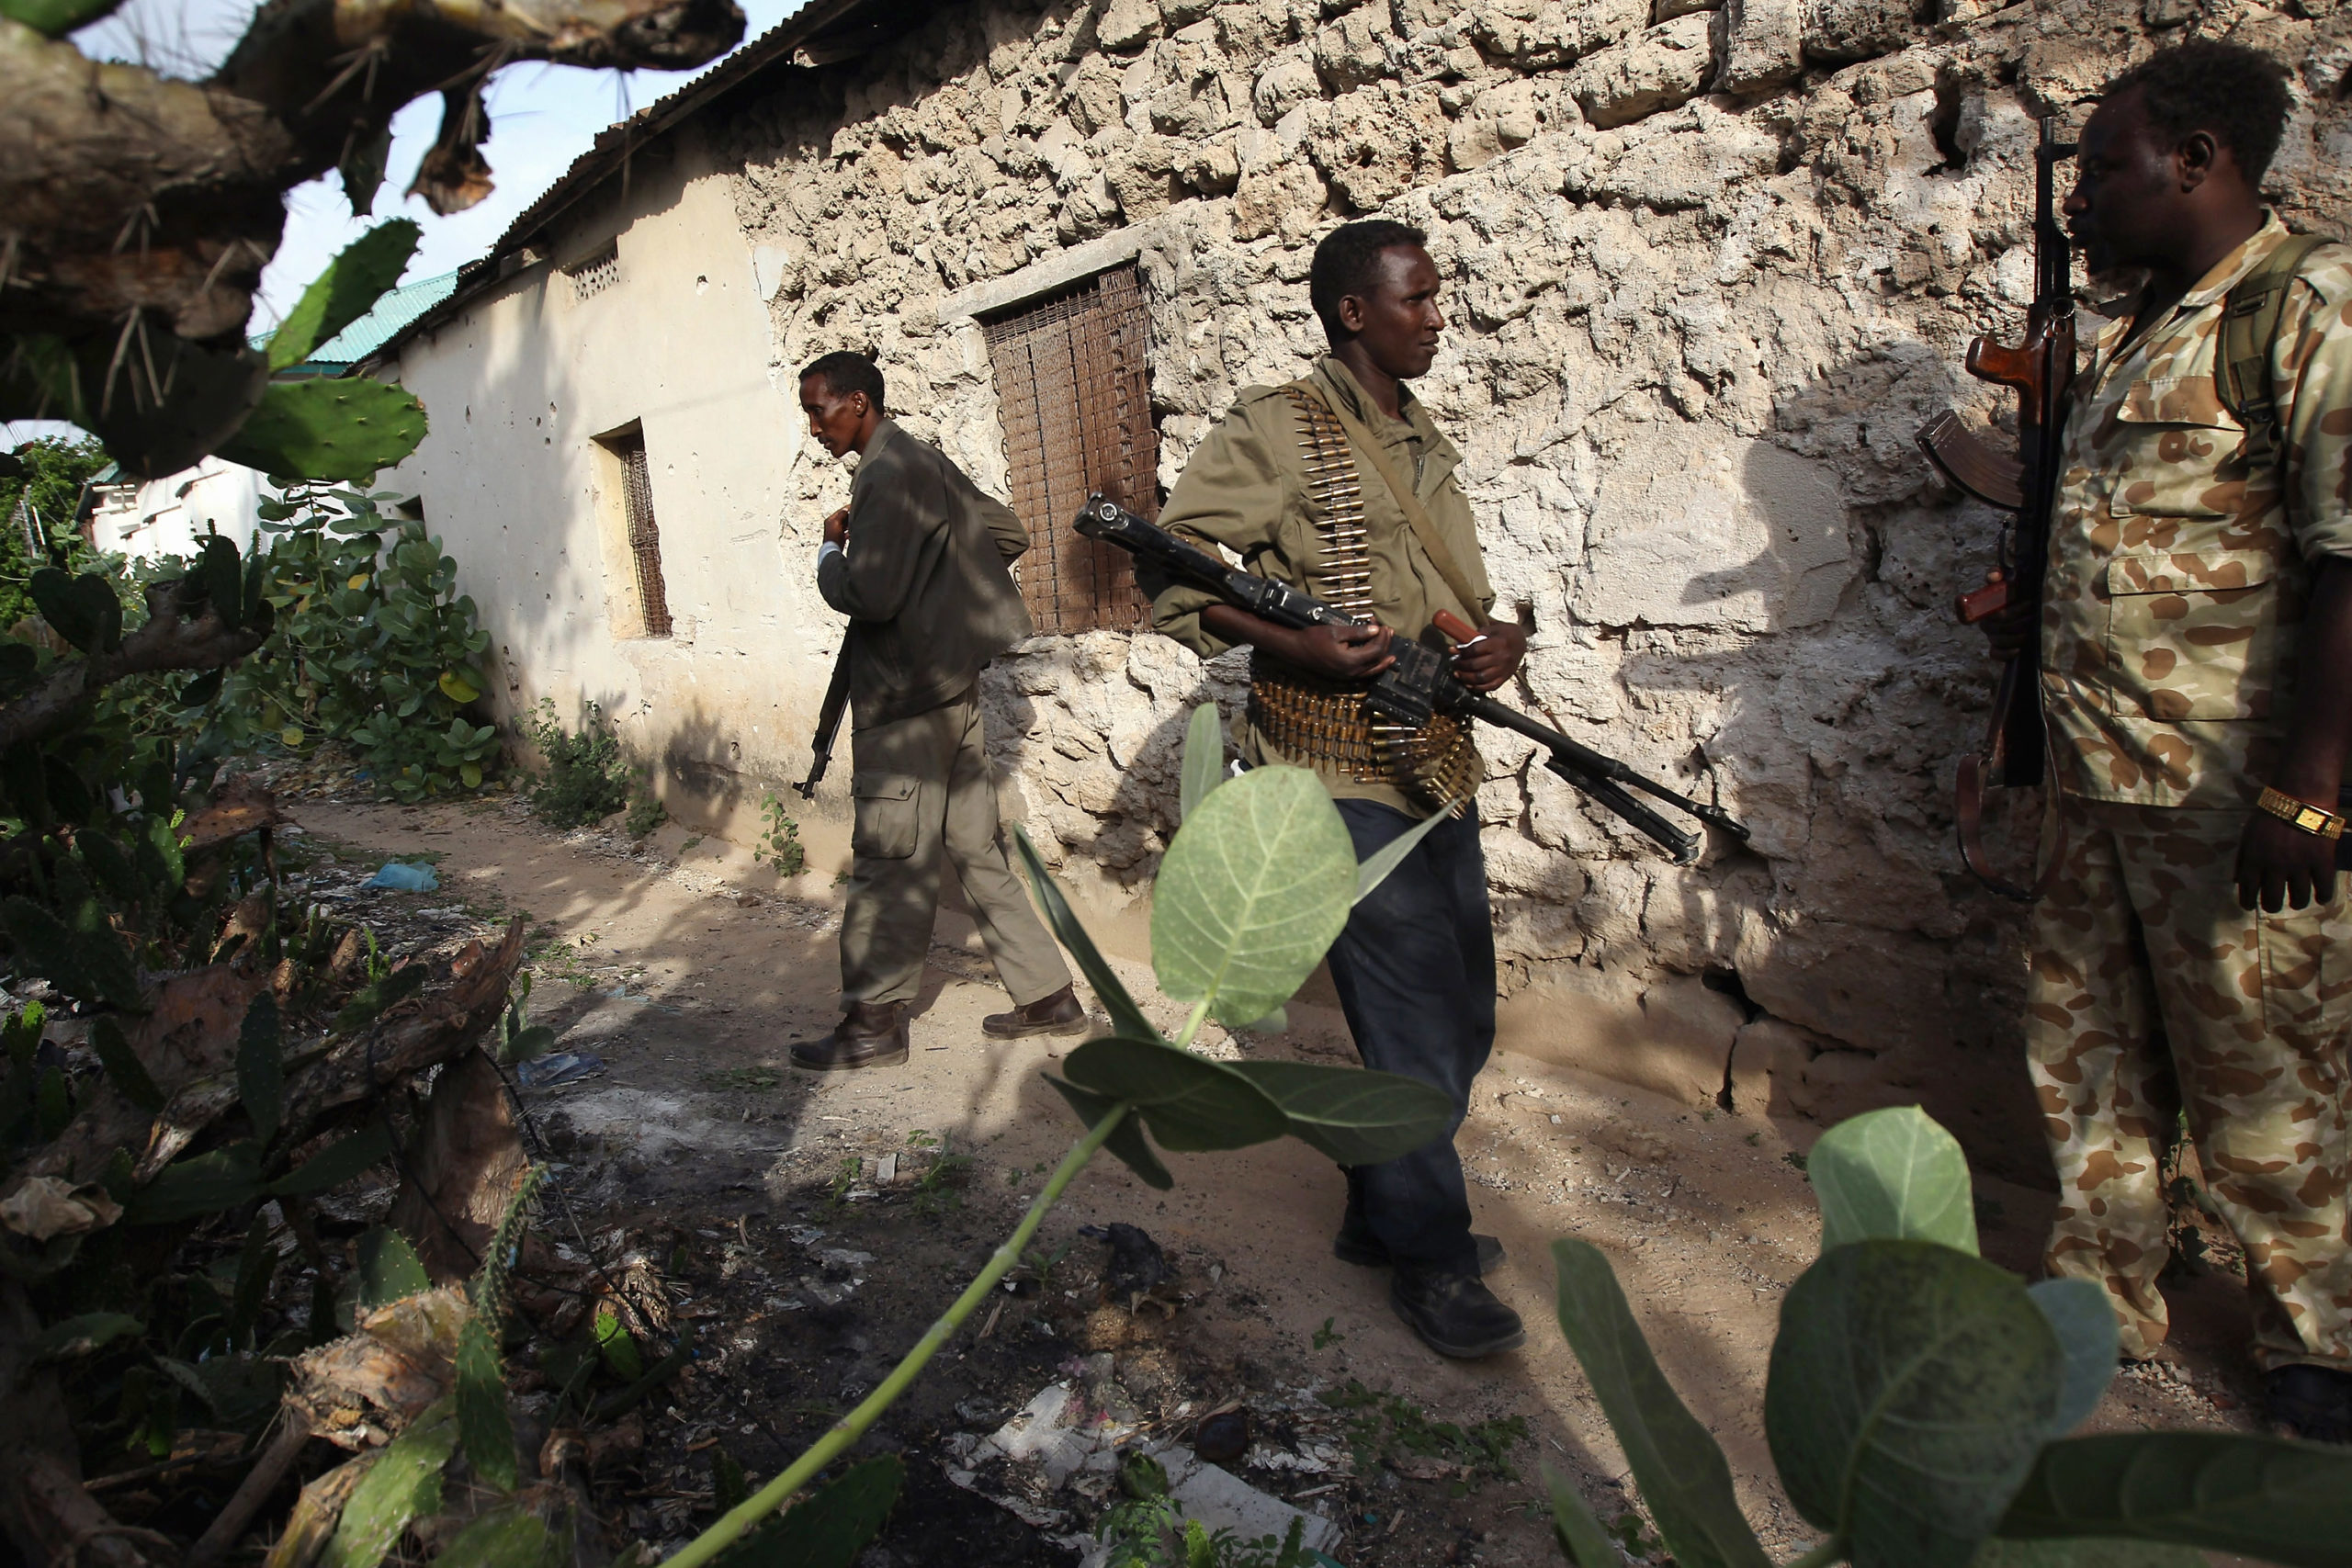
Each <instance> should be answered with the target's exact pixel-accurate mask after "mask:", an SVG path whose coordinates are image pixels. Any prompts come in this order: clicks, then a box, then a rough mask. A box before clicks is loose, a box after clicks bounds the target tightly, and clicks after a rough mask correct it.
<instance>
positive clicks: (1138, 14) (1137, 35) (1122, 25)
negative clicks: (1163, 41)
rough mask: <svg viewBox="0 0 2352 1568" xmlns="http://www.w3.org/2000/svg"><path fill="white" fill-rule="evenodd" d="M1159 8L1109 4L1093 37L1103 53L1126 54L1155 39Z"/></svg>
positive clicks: (1142, 0)
mask: <svg viewBox="0 0 2352 1568" xmlns="http://www.w3.org/2000/svg"><path fill="white" fill-rule="evenodd" d="M1160 21H1161V18H1160V15H1159V6H1157V5H1155V4H1153V3H1152V0H1111V4H1110V5H1109V6H1107V7H1106V8H1105V9H1104V10H1103V19H1102V20H1101V21H1100V22H1098V23H1096V24H1095V29H1094V36H1095V37H1096V38H1098V39H1102V41H1103V48H1105V49H1116V50H1129V49H1135V48H1137V47H1139V46H1141V45H1143V44H1146V43H1148V42H1150V41H1151V40H1152V39H1156V38H1158V37H1159V28H1160Z"/></svg>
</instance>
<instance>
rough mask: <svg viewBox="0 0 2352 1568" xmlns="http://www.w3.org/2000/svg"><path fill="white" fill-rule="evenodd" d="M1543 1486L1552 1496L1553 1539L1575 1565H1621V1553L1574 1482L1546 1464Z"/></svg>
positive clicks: (1599, 1567) (1590, 1567)
mask: <svg viewBox="0 0 2352 1568" xmlns="http://www.w3.org/2000/svg"><path fill="white" fill-rule="evenodd" d="M1544 1491H1545V1492H1546V1493H1547V1494H1549V1495H1550V1496H1551V1499H1552V1535H1553V1539H1555V1540H1557V1541H1558V1542H1559V1543H1560V1551H1562V1552H1563V1553H1564V1554H1565V1555H1566V1557H1567V1560H1568V1561H1569V1562H1571V1563H1573V1564H1574V1565H1575V1568H1621V1565H1622V1564H1623V1562H1624V1561H1625V1556H1624V1553H1623V1552H1621V1551H1618V1550H1617V1543H1616V1542H1615V1541H1613V1540H1610V1539H1609V1532H1608V1531H1607V1530H1605V1529H1601V1528H1600V1520H1599V1519H1597V1518H1595V1517H1593V1512H1592V1510H1591V1509H1590V1508H1589V1507H1587V1506H1585V1501H1584V1499H1583V1498H1582V1497H1580V1496H1578V1495H1577V1489H1576V1487H1575V1485H1574V1484H1572V1483H1570V1482H1569V1481H1568V1480H1567V1478H1566V1477H1565V1476H1563V1475H1562V1474H1561V1473H1560V1472H1558V1471H1556V1470H1554V1469H1553V1468H1552V1467H1551V1466H1550V1465H1548V1464H1547V1465H1545V1466H1544Z"/></svg>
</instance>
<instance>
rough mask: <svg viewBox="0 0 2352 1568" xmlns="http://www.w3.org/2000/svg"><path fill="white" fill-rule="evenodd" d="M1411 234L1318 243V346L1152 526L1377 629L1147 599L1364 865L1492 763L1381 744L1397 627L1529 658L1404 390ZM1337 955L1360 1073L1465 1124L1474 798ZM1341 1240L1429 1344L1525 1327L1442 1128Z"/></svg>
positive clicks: (1484, 1028) (1411, 739)
mask: <svg viewBox="0 0 2352 1568" xmlns="http://www.w3.org/2000/svg"><path fill="white" fill-rule="evenodd" d="M1423 244H1424V237H1423V235H1422V234H1421V232H1420V231H1419V230H1417V229H1412V228H1408V227H1407V226H1406V225H1404V224H1401V223H1392V222H1386V221H1382V220H1374V221H1369V222H1362V223H1350V224H1345V225H1342V226H1341V227H1340V228H1339V229H1336V230H1334V231H1332V232H1331V233H1330V234H1329V235H1328V236H1326V237H1325V239H1324V241H1323V243H1321V244H1320V245H1318V246H1317V247H1316V252H1315V260H1314V263H1313V265H1312V268H1311V269H1310V272H1309V276H1308V293H1309V296H1310V298H1311V299H1312V301H1313V303H1314V306H1315V310H1316V314H1317V315H1318V316H1319V317H1321V318H1322V321H1323V327H1324V331H1325V333H1327V334H1328V335H1329V339H1330V343H1331V354H1330V356H1329V357H1328V358H1326V359H1325V360H1323V361H1322V363H1320V364H1319V365H1317V367H1315V369H1314V371H1313V372H1312V373H1311V374H1309V375H1308V376H1306V377H1305V378H1302V379H1300V380H1298V381H1295V382H1292V383H1291V384H1290V385H1289V386H1287V387H1253V388H1250V389H1247V390H1245V391H1243V392H1242V394H1241V397H1240V400H1238V402H1237V403H1236V404H1235V405H1234V408H1233V412H1230V413H1228V414H1227V416H1226V418H1225V421H1224V423H1221V424H1219V425H1218V426H1217V427H1216V429H1215V430H1214V431H1212V432H1210V433H1209V435H1208V438H1207V439H1206V440H1205V441H1204V442H1203V443H1202V444H1201V447H1200V450H1199V451H1197V452H1196V453H1194V454H1193V460H1192V462H1191V463H1190V464H1189V465H1187V467H1186V468H1185V469H1184V475H1183V478H1182V479H1180V480H1178V481H1177V484H1176V489H1175V491H1173V493H1171V494H1170V496H1169V498H1168V505H1167V507H1166V509H1165V510H1164V511H1162V513H1160V519H1159V520H1160V523H1161V524H1162V525H1164V526H1166V527H1168V528H1170V529H1171V530H1173V531H1174V532H1176V533H1178V534H1182V535H1184V536H1188V537H1190V538H1192V539H1193V540H1194V541H1196V542H1203V543H1209V544H1213V545H1221V546H1224V547H1227V548H1228V549H1231V550H1232V551H1234V552H1235V553H1236V554H1238V555H1239V556H1240V557H1241V558H1242V562H1243V564H1244V565H1245V566H1246V567H1247V568H1248V569H1249V570H1251V571H1253V572H1256V573H1258V574H1260V575H1261V576H1264V577H1272V578H1275V579H1278V580H1280V581H1283V582H1287V583H1290V584H1292V585H1294V586H1295V587H1300V588H1304V589H1306V591H1307V592H1310V593H1313V594H1316V595H1317V596H1318V597H1320V598H1324V599H1327V600H1329V601H1330V602H1332V603H1334V604H1338V605H1340V607H1342V608H1343V609H1345V610H1347V611H1348V612H1349V613H1350V614H1351V615H1354V616H1356V617H1357V618H1358V619H1359V620H1364V621H1370V622H1374V623H1375V624H1374V625H1367V626H1351V627H1331V626H1317V627H1314V628H1312V629H1309V630H1298V629H1295V628H1292V627H1287V626H1277V625H1275V624H1273V623H1272V622H1271V621H1265V620H1261V619H1260V618H1259V617H1257V616H1256V615H1250V614H1248V613H1247V612H1245V611H1242V610H1240V609H1238V608H1236V607H1234V606H1233V605H1230V604H1223V603H1221V602H1218V601H1217V600H1216V596H1215V595H1214V594H1210V593H1207V592H1203V591H1201V590H1198V589H1194V588H1188V587H1182V586H1175V587H1167V586H1160V587H1159V591H1158V592H1157V593H1156V595H1155V597H1154V600H1153V609H1154V617H1155V619H1154V624H1155V625H1156V626H1158V627H1159V630H1161V631H1163V632H1166V633H1167V634H1168V635H1170V637H1175V638H1177V639H1178V640H1179V641H1181V642H1183V643H1185V644H1186V645H1188V646H1189V647H1191V648H1193V649H1196V650H1198V651H1199V652H1201V653H1203V654H1216V653H1222V652H1224V651H1225V650H1226V649H1229V648H1232V647H1235V646H1236V645H1238V644H1243V643H1247V644H1249V645H1250V649H1251V660H1250V724H1249V728H1248V729H1247V731H1246V733H1245V735H1244V737H1243V745H1242V755H1243V759H1244V760H1245V761H1249V762H1250V763H1253V764H1255V763H1271V762H1283V763H1289V764H1292V765H1294V766H1298V767H1306V768H1312V769H1314V770H1315V772H1316V773H1317V774H1318V775H1319V776H1320V777H1321V778H1322V780H1323V783H1324V785H1325V787H1326V788H1328V789H1329V791H1330V792H1331V795H1332V798H1333V800H1334V801H1335V802H1336V803H1337V804H1338V806H1339V808H1340V817H1341V818H1343V819H1344V820H1345V821H1346V823H1347V825H1348V831H1349V834H1350V836H1351V838H1352V839H1353V840H1354V842H1355V850H1356V856H1357V858H1358V859H1360V860H1361V859H1364V858H1367V857H1369V856H1371V855H1372V854H1374V852H1377V851H1378V850H1379V849H1380V848H1381V847H1382V846H1383V845H1385V844H1387V843H1389V842H1390V841H1391V840H1395V839H1397V837H1399V836H1400V835H1402V834H1403V833H1404V832H1405V831H1406V830H1407V829H1409V828H1411V827H1412V826H1413V825H1414V823H1416V822H1418V821H1420V820H1423V819H1425V818H1428V817H1429V816H1430V814H1431V813H1432V812H1433V811H1436V810H1440V809H1442V808H1443V807H1445V806H1446V805H1447V804H1449V803H1459V802H1463V801H1465V800H1469V799H1471V798H1472V797H1475V795H1476V792H1477V787H1478V783H1479V780H1480V777H1481V776H1482V773H1483V768H1482V765H1481V763H1480V762H1479V760H1478V752H1477V749H1476V746H1475V745H1473V744H1472V743H1471V739H1470V735H1469V730H1468V727H1467V726H1466V725H1464V723H1462V722H1461V721H1460V720H1458V719H1456V718H1453V716H1446V715H1440V716H1438V717H1437V718H1436V719H1434V720H1432V721H1431V723H1430V725H1429V726H1428V727H1427V728H1425V729H1423V730H1420V731H1405V732H1399V733H1396V734H1390V733H1386V732H1385V731H1384V728H1383V726H1382V725H1381V724H1380V722H1378V721H1377V720H1375V719H1373V718H1372V717H1371V716H1369V714H1368V712H1367V710H1366V709H1365V707H1364V705H1363V694H1364V693H1365V691H1366V690H1367V689H1368V688H1369V686H1370V683H1371V680H1372V678H1373V677H1374V676H1375V675H1377V674H1378V673H1379V672H1380V671H1382V670H1384V669H1385V668H1386V667H1387V666H1388V665H1389V664H1390V663H1391V662H1392V660H1391V658H1390V655H1389V653H1388V644H1389V639H1390V638H1391V637H1416V638H1421V639H1426V640H1430V641H1431V642H1432V643H1433V645H1435V646H1443V645H1444V639H1443V638H1442V637H1441V636H1440V634H1439V633H1438V632H1437V631H1436V630H1435V629H1433V626H1432V622H1433V621H1434V619H1435V618H1436V616H1437V615H1439V614H1440V613H1444V614H1446V615H1453V616H1454V617H1457V618H1459V619H1460V620H1461V621H1462V622H1464V624H1465V625H1467V626H1476V627H1479V628H1481V635H1480V636H1478V637H1476V639H1475V640H1473V641H1470V642H1465V643H1464V645H1463V647H1462V649H1460V651H1459V652H1458V653H1457V654H1456V655H1455V660H1454V673H1455V674H1456V675H1457V676H1459V677H1460V679H1461V680H1462V682H1463V683H1464V685H1466V686H1468V687H1470V688H1471V689H1472V690H1473V691H1478V692H1490V691H1493V690H1494V689H1495V688H1496V687H1498V686H1499V685H1501V684H1502V683H1503V682H1505V681H1508V680H1510V677H1511V675H1512V673H1513V672H1514V671H1517V670H1518V668H1519V662H1520V660H1521V657H1522V656H1523V655H1524V653H1525V651H1526V648H1527V638H1526V636H1525V634H1524V633H1522V632H1521V630H1520V628H1519V627H1518V626H1514V625H1512V624H1510V623H1509V622H1498V621H1493V620H1491V619H1489V615H1488V613H1489V612H1490V611H1491V610H1492V608H1493V606H1494V592H1493V590H1492V589H1491V588H1489V587H1488V586H1487V577H1486V570H1485V568H1484V567H1483V565H1482V564H1481V563H1480V561H1479V558H1478V535H1477V530H1476V526H1475V525H1473V523H1472V521H1471V517H1470V502H1469V498H1468V497H1467V496H1465V495H1464V494H1463V493H1462V487H1461V485H1460V484H1459V483H1458V482H1456V480H1455V479H1454V470H1455V469H1456V468H1459V467H1460V465H1461V462H1462V455H1461V453H1460V452H1458V451H1456V450H1455V449H1454V446H1453V443H1452V442H1450V441H1448V440H1447V439H1446V438H1445V436H1444V435H1443V434H1441V433H1440V432H1439V430H1438V428H1437V426H1436V424H1435V423H1433V422H1431V420H1430V416H1429V413H1428V411H1426V410H1425V409H1423V408H1422V406H1421V404H1420V402H1419V400H1417V399H1416V398H1414V396H1413V394H1412V392H1411V391H1410V390H1409V389H1408V388H1407V387H1406V385H1405V383H1406V382H1408V381H1409V380H1411V379H1412V378H1415V377H1418V376H1419V375H1421V374H1423V373H1424V372H1425V371H1427V370H1428V369H1429V367H1430V361H1431V360H1432V359H1433V358H1434V357H1435V355H1436V353H1437V344H1438V336H1439V334H1440V333H1442V331H1443V330H1444V327H1445V318H1444V316H1443V314H1442V312H1441V311H1440V310H1439V308H1438V302H1437V297H1438V276H1437V267H1436V265H1435V264H1434V263H1433V262H1431V261H1430V255H1429V253H1428V251H1427V250H1426V249H1424V248H1423ZM1415 514H1418V515H1415ZM1148 586H1153V585H1148ZM1330 965H1331V979H1332V984H1333V986H1334V987H1336V988H1337V989H1338V991H1339V993H1340V1007H1341V1009H1342V1010H1344V1011H1345V1013H1346V1015H1347V1020H1348V1030H1349V1032H1350V1033H1351V1034H1352V1035H1353V1036H1354V1038H1355V1043H1356V1051H1357V1054H1358V1055H1361V1056H1362V1057H1363V1063H1364V1066H1368V1067H1374V1068H1378V1069H1381V1070H1383V1071H1386V1072H1395V1073H1403V1074H1405V1075H1407V1076H1408V1077H1417V1078H1419V1079H1421V1080H1422V1081H1423V1082H1425V1083H1430V1084H1434V1085H1435V1086H1437V1087H1438V1088H1440V1089H1443V1090H1444V1091H1445V1092H1446V1093H1447V1094H1448V1095H1450V1096H1451V1097H1452V1098H1453V1103H1454V1123H1455V1125H1456V1126H1457V1127H1458V1126H1459V1125H1460V1124H1461V1120H1462V1117H1463V1115H1464V1112H1466V1111H1467V1110H1468V1108H1469V1100H1470V1082H1471V1079H1472V1078H1474V1077H1476V1076H1477V1073H1478V1069H1479V1068H1480V1067H1481V1066H1485V1064H1486V1061H1487V1052H1488V1051H1489V1049H1490V1048H1491V1047H1492V1046H1493V1044H1494V1038H1495V937H1494V917H1493V914H1492V912H1491V909H1490V907H1489V905H1488V902H1487V870H1486V861H1485V857H1484V854H1483V852H1482V851H1481V850H1480V848H1479V843H1478V815H1477V810H1476V806H1475V805H1472V806H1471V807H1469V809H1468V810H1467V811H1466V812H1464V813H1463V814H1461V815H1458V816H1456V817H1454V818H1452V819H1451V820H1448V821H1446V822H1445V823H1443V824H1442V825H1441V826H1439V827H1438V828H1436V829H1432V830H1431V831H1430V834H1429V836H1428V837H1426V838H1424V839H1423V840H1421V841H1420V842H1419V843H1418V844H1416V845H1415V846H1414V847H1413V850H1412V852H1411V853H1410V854H1408V856H1407V857H1406V858H1405V860H1404V862H1403V863H1400V864H1399V865H1398V866H1397V869H1396V871H1395V872H1394V873H1392V874H1390V876H1389V877H1388V879H1387V880H1386V881H1385V882H1383V883H1382V884H1381V885H1380V886H1379V887H1378V888H1377V889H1376V890H1375V891H1374V893H1373V894H1372V895H1371V896H1370V897H1367V898H1365V899H1364V900H1363V902H1362V903H1360V904H1358V905H1357V906H1356V907H1355V908H1354V910H1353V911H1352V912H1351V914H1350V915H1349V917H1348V924H1347V929H1346V930H1345V931H1342V932H1340V940H1339V941H1338V942H1335V943H1333V944H1332V947H1331V953H1330ZM1332 1250H1333V1251H1334V1252H1335V1253H1336V1254H1337V1255H1338V1256H1339V1257H1340V1258H1343V1259H1345V1260H1347V1261H1349V1262H1351V1263H1360V1264H1365V1265H1382V1264H1389V1265H1393V1266H1394V1274H1393V1277H1392V1279H1391V1282H1390V1291H1389V1300H1390V1303H1391V1304H1392V1305H1393V1306H1394V1307H1395V1308H1396V1310H1397V1315H1398V1316H1400V1317H1402V1318H1403V1319H1404V1320H1405V1322H1406V1324H1407V1325H1408V1326H1410V1327H1411V1328H1412V1329H1413V1331H1414V1332H1415V1333H1416V1334H1418V1335H1419V1336H1420V1337H1421V1339H1422V1341H1423V1342H1424V1343H1426V1344H1427V1345H1429V1346H1430V1348H1432V1349H1435V1350H1437V1351H1438V1352H1440V1353H1441V1354H1442V1355H1448V1356H1459V1357H1477V1356H1488V1355H1493V1354H1495V1353H1497V1352H1498V1351H1502V1350H1508V1349H1510V1348H1514V1347H1516V1346H1517V1345H1519V1344H1520V1343H1521V1341H1522V1340H1523V1339H1524V1338H1525V1337H1526V1332H1525V1330H1524V1329H1523V1328H1522V1327H1521V1324H1520V1320H1519V1314H1517V1313H1514V1312H1513V1311H1511V1309H1510V1307H1508V1306H1506V1305H1504V1304H1503V1303H1501V1302H1499V1301H1498V1300H1496V1299H1495V1296H1494V1294H1493V1292H1490V1291H1488V1290H1487V1287H1486V1286H1485V1285H1484V1284H1483V1283H1481V1282H1480V1279H1479V1276H1480V1274H1481V1273H1482V1272H1484V1271H1485V1270H1486V1269H1490V1268H1492V1267H1493V1266H1494V1265H1495V1264H1497V1263H1498V1262H1499V1261H1500V1260H1501V1257H1502V1249H1501V1247H1500V1245H1499V1244H1498V1243H1497V1242H1496V1240H1495V1238H1494V1237H1492V1236H1474V1235H1472V1234H1471V1231H1470V1200H1469V1196H1468V1192H1467V1190H1466V1189H1465V1188H1464V1183H1463V1177H1462V1161H1461V1159H1460V1157H1459V1156H1457V1155H1456V1154H1455V1153H1454V1148H1453V1137H1452V1136H1451V1134H1449V1135H1448V1136H1446V1137H1443V1138H1439V1139H1434V1140H1432V1141H1431V1142H1430V1143H1429V1144H1428V1145H1424V1146H1423V1147H1421V1148H1419V1149H1417V1150H1415V1151H1414V1152H1413V1153H1411V1154H1409V1155H1407V1156H1403V1157H1402V1158H1400V1159H1394V1160H1389V1161H1386V1162H1385V1163H1384V1164H1381V1165H1376V1166H1370V1167H1363V1168H1357V1169H1353V1170H1351V1171H1349V1172H1348V1207H1347V1212H1346V1217H1345V1218H1344V1220H1343V1221H1342V1222H1341V1224H1340V1235H1339V1237H1338V1239H1337V1241H1336V1242H1335V1243H1334V1245H1333V1248H1332Z"/></svg>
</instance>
